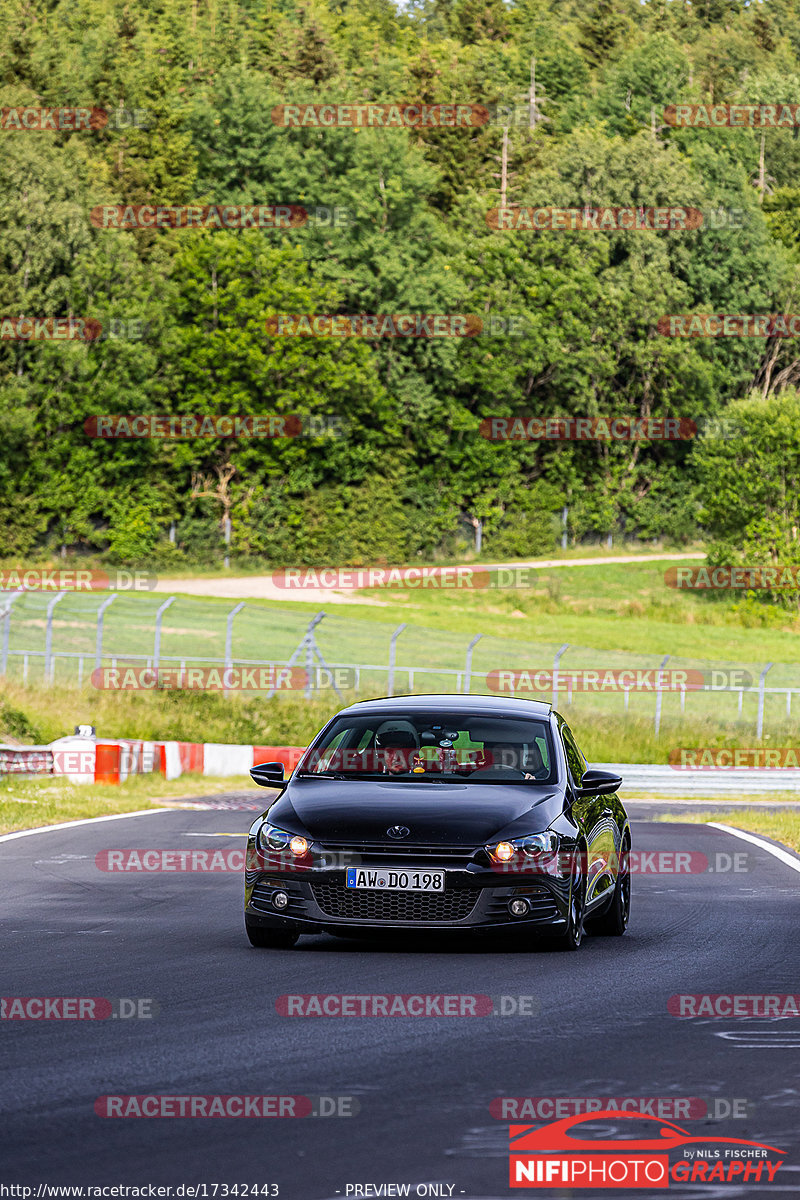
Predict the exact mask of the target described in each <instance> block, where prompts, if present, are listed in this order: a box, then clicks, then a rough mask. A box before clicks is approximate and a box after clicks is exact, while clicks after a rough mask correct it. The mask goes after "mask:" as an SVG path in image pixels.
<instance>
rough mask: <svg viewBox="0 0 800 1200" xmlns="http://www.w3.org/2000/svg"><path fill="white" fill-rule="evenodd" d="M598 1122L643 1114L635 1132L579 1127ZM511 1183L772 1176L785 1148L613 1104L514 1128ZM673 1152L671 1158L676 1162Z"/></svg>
mask: <svg viewBox="0 0 800 1200" xmlns="http://www.w3.org/2000/svg"><path fill="white" fill-rule="evenodd" d="M597 1121H611V1122H613V1123H614V1124H618V1123H619V1122H620V1121H628V1122H630V1121H638V1122H640V1125H639V1126H638V1128H637V1127H636V1126H629V1128H630V1129H631V1132H632V1134H633V1136H632V1137H617V1138H609V1137H603V1136H602V1135H601V1136H600V1137H597V1136H594V1137H593V1136H592V1135H591V1133H590V1132H584V1133H583V1134H581V1132H579V1131H578V1129H577V1127H578V1126H580V1125H587V1124H590V1123H594V1122H597ZM509 1141H510V1146H509V1153H510V1162H509V1184H510V1186H511V1187H524V1188H550V1189H552V1188H562V1187H581V1188H613V1189H616V1190H617V1191H619V1190H621V1189H626V1188H650V1189H653V1188H668V1187H669V1186H670V1184H672V1183H676V1184H681V1183H709V1184H712V1185H713V1184H719V1183H739V1184H752V1183H759V1182H762V1183H772V1182H773V1180H774V1179H775V1175H776V1174H777V1172H778V1169H779V1168H780V1167H781V1166H783V1159H784V1157H785V1152H784V1151H783V1150H778V1149H777V1148H776V1147H775V1146H767V1145H765V1144H764V1143H763V1142H750V1141H746V1140H744V1139H743V1138H726V1137H716V1136H714V1135H708V1134H705V1135H704V1136H702V1137H695V1136H694V1135H693V1134H691V1133H689V1132H688V1130H686V1129H684V1128H683V1127H682V1126H680V1125H675V1124H673V1123H672V1122H671V1121H657V1122H656V1121H653V1119H652V1118H650V1117H643V1116H642V1115H641V1114H640V1113H633V1112H623V1111H621V1110H619V1109H613V1108H608V1109H604V1110H602V1111H600V1112H592V1113H583V1114H576V1115H574V1116H571V1117H565V1118H564V1120H562V1121H551V1122H549V1123H548V1124H547V1125H540V1126H538V1127H536V1126H533V1125H511V1126H510V1127H509ZM671 1159H672V1161H671Z"/></svg>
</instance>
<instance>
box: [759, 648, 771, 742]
mask: <svg viewBox="0 0 800 1200" xmlns="http://www.w3.org/2000/svg"><path fill="white" fill-rule="evenodd" d="M774 666H775V664H774V663H767V665H766V666H765V667H764V670H763V671H762V672H761V674H760V675H759V677H758V725H757V726H756V737H757V738H758V739H759V741H760V740H761V734H762V732H763V730H764V680H765V679H766V678H767V671H770V670H772V668H773V667H774Z"/></svg>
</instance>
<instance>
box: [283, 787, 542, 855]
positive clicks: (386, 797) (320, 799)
mask: <svg viewBox="0 0 800 1200" xmlns="http://www.w3.org/2000/svg"><path fill="white" fill-rule="evenodd" d="M561 810H562V804H561V796H560V793H559V792H558V791H557V790H556V789H554V788H553V787H552V785H547V786H544V787H537V786H536V784H513V783H510V784H509V783H499V784H498V783H452V784H450V783H423V782H421V781H420V782H417V781H403V782H399V781H395V780H386V781H384V780H364V779H362V780H358V781H354V782H350V781H349V780H344V779H297V780H293V781H292V782H291V783H290V784H289V786H288V787H287V789H286V791H285V792H284V794H283V796H281V798H280V799H279V800H277V801H276V802H275V804H274V805H273V806H272V807H271V808H270V810H269V819H270V821H272V822H274V823H275V824H276V825H277V824H280V823H281V822H284V824H285V825H286V826H287V828H289V830H290V832H297V831H299V828H300V827H302V830H303V831H304V832H306V833H309V834H311V836H312V837H313V838H314V839H316V840H318V841H322V842H325V841H331V842H349V841H363V842H386V844H387V845H388V846H391V845H392V844H393V843H392V840H391V838H389V837H387V834H386V830H387V829H388V828H389V827H390V826H391V825H405V826H406V827H407V828H408V829H409V831H410V832H409V835H408V837H406V838H405V839H403V840H404V844H405V845H411V844H413V843H419V844H426V845H442V846H476V845H479V844H482V843H484V842H486V841H489V840H490V839H491V838H494V837H497V836H514V834H515V833H517V832H518V833H528V832H535V831H538V830H543V829H546V828H547V826H548V825H549V824H550V822H551V821H552V820H554V819H555V817H556V816H557V815H558V814H559V813H560V812H561ZM517 825H518V826H519V829H518V830H517V829H515V828H514V827H515V826H517ZM292 826H296V828H295V829H293V828H292Z"/></svg>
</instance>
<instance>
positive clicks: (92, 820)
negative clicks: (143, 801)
mask: <svg viewBox="0 0 800 1200" xmlns="http://www.w3.org/2000/svg"><path fill="white" fill-rule="evenodd" d="M174 811H175V810H174V809H173V808H140V809H139V810H138V812H129V813H109V815H108V816H107V817H83V818H82V819H81V820H80V821H62V822H61V824H60V825H39V826H38V828H36V829H20V830H19V831H18V832H17V833H3V834H0V842H12V841H13V840H14V838H21V837H30V836H31V835H32V834H34V833H51V832H52V831H53V830H55V829H74V828H75V826H76V825H96V824H97V823H98V822H99V821H121V820H122V819H123V817H151V816H153V814H154V813H165V812H174Z"/></svg>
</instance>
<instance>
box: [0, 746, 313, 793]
mask: <svg viewBox="0 0 800 1200" xmlns="http://www.w3.org/2000/svg"><path fill="white" fill-rule="evenodd" d="M303 749H304V748H303V747H302V746H235V745H228V744H226V743H224V742H145V741H139V740H137V739H134V738H98V739H97V740H96V741H95V739H94V738H85V737H63V738H58V739H57V740H56V741H55V742H51V743H50V745H49V746H15V747H0V775H2V774H4V773H9V774H10V773H14V774H20V775H21V774H25V775H63V776H66V777H68V778H69V779H70V780H71V781H72V782H73V783H123V782H124V781H125V780H126V779H127V778H128V776H129V775H141V774H146V773H149V772H156V773H158V774H160V775H164V776H165V778H167V779H178V778H180V776H181V775H184V774H187V773H193V774H196V775H217V776H220V775H221V776H226V775H247V774H248V772H249V771H250V768H251V767H253V766H255V765H256V764H257V763H262V762H281V763H283V765H284V767H285V769H286V772H287V774H289V773H290V772H291V771H293V770H294V768H295V767H296V766H297V763H298V762H299V760H300V756H301V755H302V754H303Z"/></svg>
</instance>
